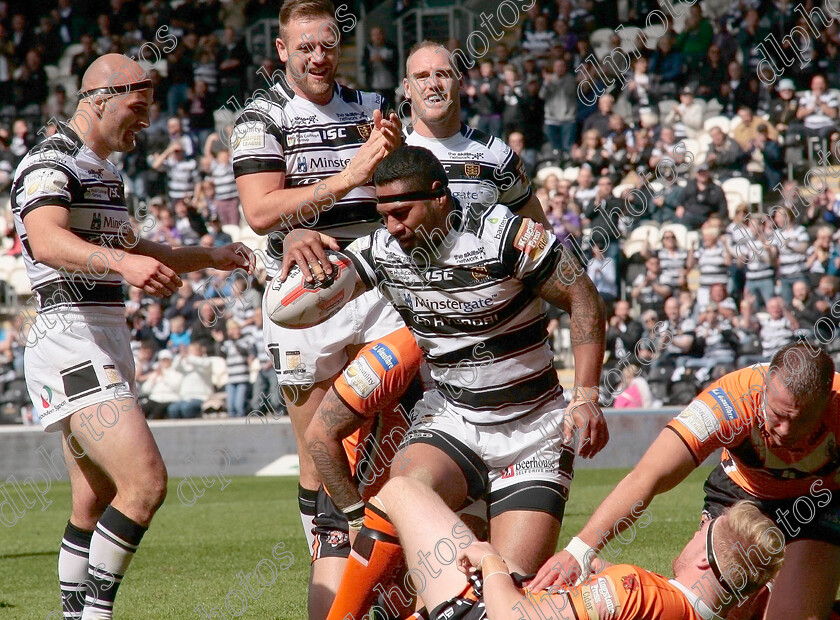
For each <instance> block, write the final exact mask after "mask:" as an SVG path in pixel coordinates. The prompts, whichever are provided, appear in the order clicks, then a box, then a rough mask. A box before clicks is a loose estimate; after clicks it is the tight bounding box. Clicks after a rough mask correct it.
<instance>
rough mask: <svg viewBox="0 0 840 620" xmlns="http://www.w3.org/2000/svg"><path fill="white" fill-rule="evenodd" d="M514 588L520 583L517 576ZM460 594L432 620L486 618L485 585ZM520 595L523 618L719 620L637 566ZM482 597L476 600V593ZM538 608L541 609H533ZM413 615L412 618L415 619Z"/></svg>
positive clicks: (683, 590)
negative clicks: (564, 586) (557, 590)
mask: <svg viewBox="0 0 840 620" xmlns="http://www.w3.org/2000/svg"><path fill="white" fill-rule="evenodd" d="M513 577H514V585H516V586H519V585H520V583H521V582H522V579H520V578H519V577H520V576H518V575H515V576H513ZM472 584H473V587H468V588H466V589H465V591H464V592H463V593H462V594H461V595H460V596H457V597H455V598H453V599H450V600H449V601H447V602H445V603H443V604H442V605H439V606H438V607H436V608H435V609H434V610H432V612H431V613H430V614H428V616H421V617H423V618H426V617H427V618H429V619H430V620H444V618H445V619H446V620H487V618H488V615H487V610H486V608H485V603H484V596H483V594H481V593H482V592H483V591H484V590H486V589H488V588H492V587H493V582H490V583H489V584H488V585H487V586H484V584H483V582H482V581H481V579H480V578H479V579H478V580H473V582H472ZM520 591H521V592H522V593H523V594H525V595H526V596H525V597H524V598H523V599H521V600H520V601H519V602H518V603H517V604H516V605H514V606H513V610H514V611H516V612H517V613H518V614H519V617H524V618H532V617H536V618H549V617H551V618H556V619H558V620H720V618H719V617H718V616H716V615H715V614H714V613H713V612H712V611H711V610H710V609H709V608H708V607H707V606H706V604H705V602H704V601H702V600H701V599H700V598H699V596H698V594H697V593H695V592H693V591H692V590H691V589H689V588H688V587H686V586H684V585H683V584H681V583H679V582H678V581H676V580H674V579H668V578H666V577H663V576H662V575H657V574H656V573H652V572H650V571H647V570H645V569H643V568H640V567H638V566H632V565H630V564H615V565H613V566H609V567H607V568H605V569H604V570H603V571H601V572H599V573H597V574H595V575H592V577H590V578H589V580H588V581H586V582H584V583H582V584H581V585H579V586H574V587H569V588H568V589H566V590H565V591H563V592H560V593H557V594H551V595H548V594H546V593H543V595H542V596H540V595H539V594H535V593H528V592H526V590H525V589H524V588H520ZM477 592H479V593H480V594H479V595H478V596H477V595H476V593H477ZM535 605H536V606H537V607H539V611H537V610H536V609H533V607H534V606H535ZM414 617H415V616H412V618H414Z"/></svg>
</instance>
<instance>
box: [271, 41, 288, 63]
mask: <svg viewBox="0 0 840 620" xmlns="http://www.w3.org/2000/svg"><path fill="white" fill-rule="evenodd" d="M274 47H275V48H276V49H277V56H279V57H280V60H281V61H282V62H289V50H288V49H286V44H285V43H283V39H281V38H280V37H277V38H276V39H274Z"/></svg>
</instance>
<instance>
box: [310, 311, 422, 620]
mask: <svg viewBox="0 0 840 620" xmlns="http://www.w3.org/2000/svg"><path fill="white" fill-rule="evenodd" d="M421 360H422V354H421V352H420V349H419V348H418V347H417V345H416V343H415V341H414V336H412V334H411V332H409V330H408V328H406V327H403V328H402V329H398V330H397V331H395V332H392V333H391V334H388V335H387V336H385V337H383V338H379V339H377V340H376V341H374V342H371V343H368V344H367V345H365V346H364V347H363V348H362V349H361V350H360V351H359V352H358V353H356V354H355V355H354V357H353V361H352V362H351V363H350V364H349V365H348V366H347V368H345V369H344V371H343V372H342V373H341V375H339V377H338V378H337V379H336V381H335V383H334V384H333V386H332V388H331V389H329V390H328V391H327V393H326V394H325V395H324V398H323V400H322V401H321V404H320V406H319V407H318V409H317V411H316V413H315V415H314V417H313V418H312V421H311V423H310V424H309V427H308V428H307V431H306V435H305V439H306V443H307V445H308V446H309V448H310V451H311V454H312V457H313V460H314V463H315V465H316V467H317V468H318V470H319V471H320V472H321V474H322V476H323V481H324V486H322V487H321V488H320V489H319V490H318V495H317V499H316V511H315V512H316V515H315V520H314V527H313V534H314V535H315V543H314V552H313V555H312V560H313V563H314V562H315V561H316V560H317V561H318V562H321V563H322V564H323V563H328V564H330V565H331V570H318V571H315V570H313V571H312V575H311V585H310V592H313V591H314V592H318V597H319V599H321V601H320V604H319V605H318V606H317V610H323V613H324V614H326V611H327V610H328V609H329V606H330V604H331V602H332V597H331V596H329V597H328V596H327V594H326V592H327V591H329V592H334V591H335V587H337V586H338V581H340V579H341V576H342V574H343V572H344V565H345V563H346V561H347V558H348V556H349V555H350V545H351V544H352V542H353V540H354V538H355V534H356V532H357V531H358V530H359V529H360V527H361V520H362V518H363V516H364V501H366V500H368V499H370V498H371V497H372V496H373V495H375V494H376V492H377V491H378V490H379V489H380V488H382V485H383V484H384V483H385V482H386V481H387V480H388V472H389V470H390V467H391V463H392V462H393V461H394V460H395V459H398V458H400V456H399V454H398V450H399V446H400V443H401V442H402V439H403V437H404V436H405V434H406V431H407V430H408V426H409V416H410V412H411V411H412V410H413V408H414V404H415V403H416V401H417V400H418V399H419V398H420V397H421V396H422V392H423V388H422V384H421V382H420V377H419V369H420V362H421ZM397 568H399V567H398V566H395V570H396V569H397ZM332 579H334V580H335V583H331V582H329V581H325V580H332ZM319 586H326V589H324V588H320V587H319ZM330 586H331V587H330ZM317 610H316V609H315V607H314V606H313V605H311V604H310V617H313V611H317Z"/></svg>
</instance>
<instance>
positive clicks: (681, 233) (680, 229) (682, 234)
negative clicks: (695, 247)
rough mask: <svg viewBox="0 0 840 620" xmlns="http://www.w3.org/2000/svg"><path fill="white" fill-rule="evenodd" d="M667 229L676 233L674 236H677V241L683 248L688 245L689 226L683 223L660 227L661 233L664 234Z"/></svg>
mask: <svg viewBox="0 0 840 620" xmlns="http://www.w3.org/2000/svg"><path fill="white" fill-rule="evenodd" d="M666 230H667V231H669V232H672V233H674V236H675V237H676V238H677V243H678V244H679V246H680V247H681V248H685V247H687V246H686V239H687V235H688V228H686V227H685V226H683V225H682V224H665V225H664V226H662V228H660V229H659V234H660V235H664V234H665V231H666Z"/></svg>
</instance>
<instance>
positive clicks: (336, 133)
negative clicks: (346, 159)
mask: <svg viewBox="0 0 840 620" xmlns="http://www.w3.org/2000/svg"><path fill="white" fill-rule="evenodd" d="M321 133H322V134H323V136H324V140H334V139H335V138H344V137H346V136H347V130H346V129H345V128H344V127H331V128H330V129H324V130H323V131H322V132H321Z"/></svg>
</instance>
